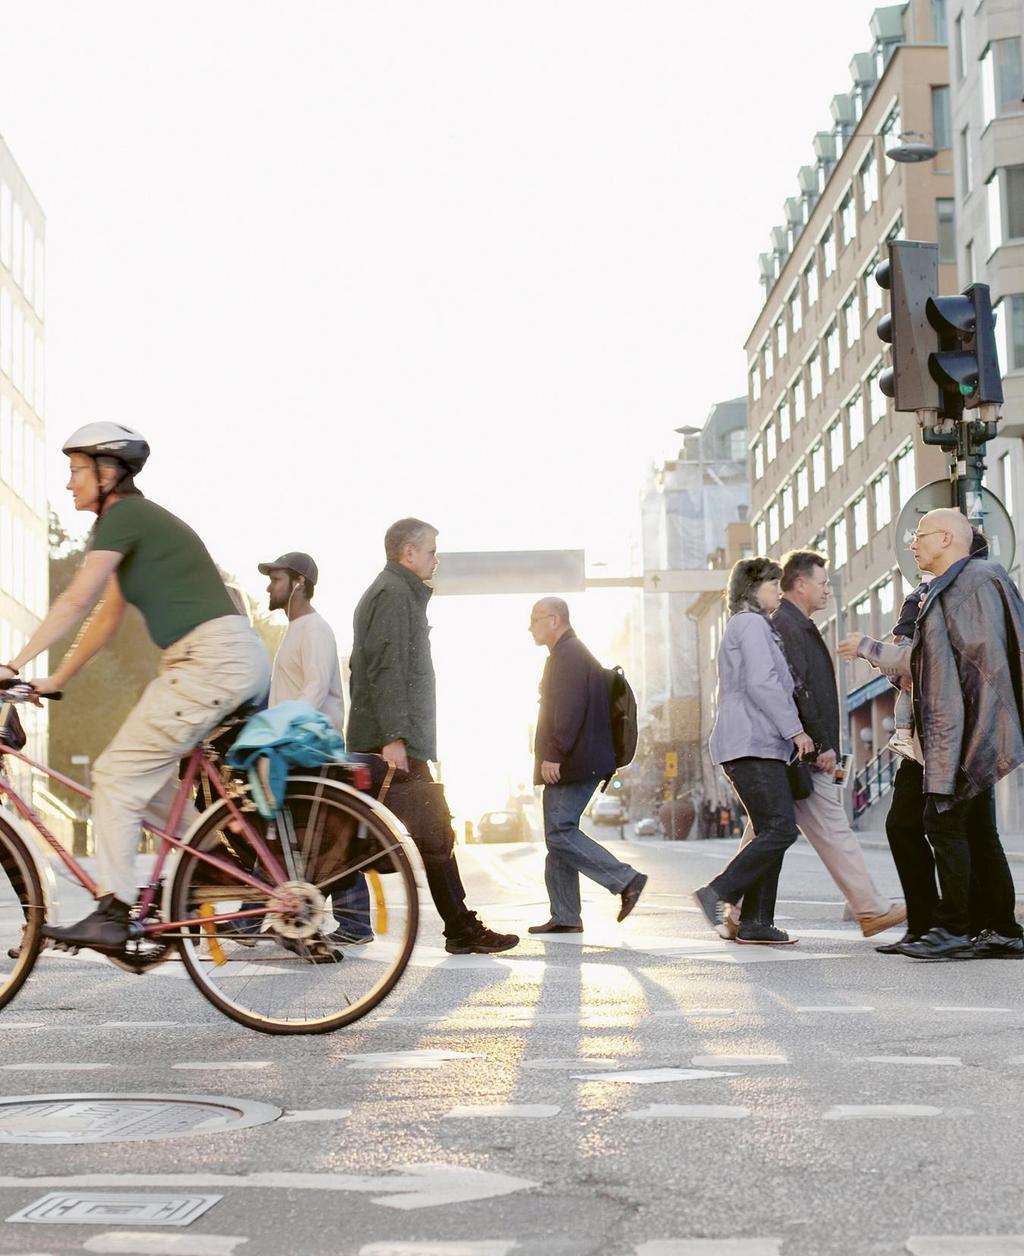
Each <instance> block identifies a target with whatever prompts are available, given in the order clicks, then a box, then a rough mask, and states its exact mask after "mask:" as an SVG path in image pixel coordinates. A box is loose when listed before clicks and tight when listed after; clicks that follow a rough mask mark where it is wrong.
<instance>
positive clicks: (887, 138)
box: [882, 100, 903, 175]
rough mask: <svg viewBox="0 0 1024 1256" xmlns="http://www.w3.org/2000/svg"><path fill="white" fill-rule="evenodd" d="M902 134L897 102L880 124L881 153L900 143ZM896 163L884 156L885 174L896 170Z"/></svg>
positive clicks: (898, 103) (901, 122)
mask: <svg viewBox="0 0 1024 1256" xmlns="http://www.w3.org/2000/svg"><path fill="white" fill-rule="evenodd" d="M902 132H903V118H902V116H901V114H900V102H899V101H898V100H897V102H896V103H895V104H894V105H893V107H892V108H891V109H890V110H889V116H888V117H887V118H886V120H885V121H884V122H883V123H882V152H883V153H885V150H886V149H887V148H892V147H894V145H896V144H898V143H899V142H900V135H901V134H902ZM896 164H897V163H896V162H895V161H893V160H892V158H891V157H889V156H888V154H886V158H885V173H886V174H887V175H889V174H892V172H893V171H894V170H895V169H896Z"/></svg>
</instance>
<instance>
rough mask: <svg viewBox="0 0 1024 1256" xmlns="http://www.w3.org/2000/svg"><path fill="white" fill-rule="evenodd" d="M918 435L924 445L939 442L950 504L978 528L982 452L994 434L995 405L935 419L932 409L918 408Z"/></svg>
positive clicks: (997, 414) (996, 410)
mask: <svg viewBox="0 0 1024 1256" xmlns="http://www.w3.org/2000/svg"><path fill="white" fill-rule="evenodd" d="M917 417H918V422H919V423H920V424H921V437H922V439H923V441H924V443H925V444H926V445H941V446H942V447H943V448H944V449H945V450H946V452H947V453H948V455H949V479H950V484H951V485H952V488H953V504H954V505H955V506H956V507H957V509H958V510H960V511H961V512H962V513H963V514H965V515H966V516H967V518H968V519H969V520H970V521H971V523H972V524H975V525H976V526H978V527H981V526H982V524H983V522H984V510H983V508H982V497H981V490H982V482H983V480H984V478H985V453H986V450H987V446H988V442H989V441H990V440H992V439H994V438H995V436H996V435H997V433H998V426H997V424H998V421H999V406H998V404H997V403H996V402H982V403H981V405H979V406H978V407H977V408H976V409H975V410H974V411H972V412H971V414H970V417H968V416H967V414H966V413H965V415H964V416H963V417H962V418H960V419H958V420H946V421H945V422H942V423H940V422H938V415H937V413H936V411H935V410H918V412H917Z"/></svg>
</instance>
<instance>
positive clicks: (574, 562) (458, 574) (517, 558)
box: [431, 550, 587, 597]
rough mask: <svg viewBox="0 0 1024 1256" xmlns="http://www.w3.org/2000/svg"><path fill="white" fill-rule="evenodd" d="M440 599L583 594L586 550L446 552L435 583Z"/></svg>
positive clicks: (435, 589)
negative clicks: (584, 553)
mask: <svg viewBox="0 0 1024 1256" xmlns="http://www.w3.org/2000/svg"><path fill="white" fill-rule="evenodd" d="M431 583H432V584H433V586H434V592H435V593H436V594H437V595H438V596H439V597H451V596H455V595H462V594H467V593H478V594H479V593H535V594H538V595H540V594H544V593H582V592H583V591H584V589H585V588H586V587H587V585H586V577H585V574H584V558H583V550H478V551H466V552H463V553H458V554H449V553H447V552H445V553H442V554H441V557H440V561H439V564H438V568H437V573H436V574H435V576H434V579H433V580H432V581H431Z"/></svg>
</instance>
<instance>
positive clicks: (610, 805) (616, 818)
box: [590, 794, 626, 825]
mask: <svg viewBox="0 0 1024 1256" xmlns="http://www.w3.org/2000/svg"><path fill="white" fill-rule="evenodd" d="M590 818H591V819H592V820H593V821H594V823H595V824H615V825H619V824H623V823H624V822H625V819H626V816H625V813H624V812H623V810H622V803H621V802H620V801H619V799H618V798H616V797H615V796H614V795H609V794H602V795H601V797H600V798H598V799H597V801H596V802H595V803H594V804H593V806H592V807H591V808H590Z"/></svg>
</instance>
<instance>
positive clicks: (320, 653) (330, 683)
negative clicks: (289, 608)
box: [270, 611, 345, 733]
mask: <svg viewBox="0 0 1024 1256" xmlns="http://www.w3.org/2000/svg"><path fill="white" fill-rule="evenodd" d="M279 702H308V703H309V705H310V706H312V707H316V709H317V710H318V711H322V712H323V713H324V715H326V716H327V718H328V719H329V720H330V721H331V723H332V724H333V725H334V727H335V728H336V729H337V730H338V732H339V733H340V732H342V731H343V729H344V727H345V698H344V690H343V689H342V687H341V664H340V662H339V661H338V643H337V641H336V640H335V639H334V632H333V631H332V629H331V626H330V624H329V623H328V622H327V620H326V619H324V618H323V616H322V615H319V614H317V612H316V611H312V612H310V614H308V615H301V616H300V617H299V618H298V619H293V620H292V621H291V623H290V624H289V625H288V631H287V632H286V633H285V634H284V640H283V641H282V642H281V645H280V647H279V649H278V651H277V657H276V658H275V659H274V674H273V677H272V679H271V681H270V705H271V706H276V705H277V704H278V703H279Z"/></svg>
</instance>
